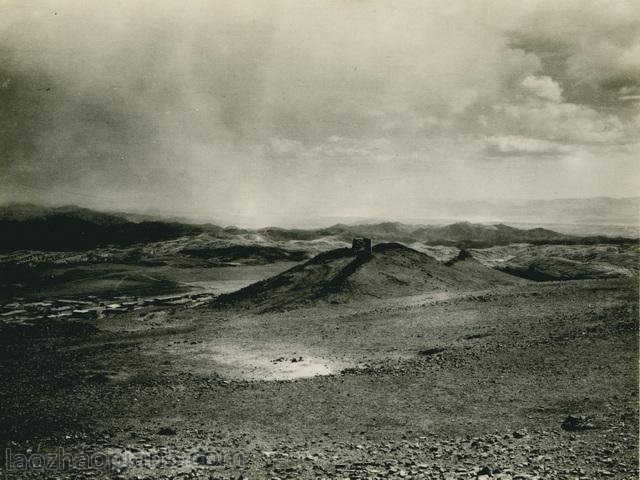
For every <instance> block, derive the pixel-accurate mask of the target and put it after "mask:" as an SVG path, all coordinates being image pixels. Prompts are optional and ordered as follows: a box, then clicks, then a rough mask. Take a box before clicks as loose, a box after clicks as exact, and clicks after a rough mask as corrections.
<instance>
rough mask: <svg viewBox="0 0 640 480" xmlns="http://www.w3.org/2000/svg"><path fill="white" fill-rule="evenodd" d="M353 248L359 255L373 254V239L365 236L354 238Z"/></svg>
mask: <svg viewBox="0 0 640 480" xmlns="http://www.w3.org/2000/svg"><path fill="white" fill-rule="evenodd" d="M351 250H352V251H353V253H355V254H357V255H371V239H370V238H365V237H358V238H354V239H353V242H351Z"/></svg>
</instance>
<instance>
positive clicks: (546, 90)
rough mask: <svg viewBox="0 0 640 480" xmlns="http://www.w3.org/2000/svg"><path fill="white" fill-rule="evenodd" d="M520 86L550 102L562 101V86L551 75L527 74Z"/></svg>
mask: <svg viewBox="0 0 640 480" xmlns="http://www.w3.org/2000/svg"><path fill="white" fill-rule="evenodd" d="M522 86H523V87H524V88H526V89H527V90H529V91H530V92H531V93H533V94H534V95H537V96H538V97H540V98H542V99H544V100H549V101H551V102H560V101H562V88H561V87H560V85H558V83H557V82H555V81H554V80H553V79H552V78H551V77H548V76H546V75H542V76H538V77H536V76H534V75H529V76H527V77H526V78H525V79H524V80H523V81H522Z"/></svg>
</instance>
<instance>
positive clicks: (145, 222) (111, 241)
mask: <svg viewBox="0 0 640 480" xmlns="http://www.w3.org/2000/svg"><path fill="white" fill-rule="evenodd" d="M0 230H1V231H2V232H3V234H2V236H1V237H0V251H3V252H9V251H15V250H41V251H83V250H89V249H92V248H96V247H102V246H107V245H114V246H127V245H135V244H147V243H151V242H162V241H166V240H175V239H179V238H187V239H189V238H193V239H194V240H193V241H188V240H187V241H185V246H184V247H185V249H186V250H188V252H189V253H188V254H189V255H191V256H196V257H198V256H199V257H203V258H204V257H207V255H210V254H211V253H210V250H212V249H218V250H219V249H220V248H221V247H227V246H232V245H262V246H271V247H278V248H280V247H282V246H283V245H284V246H286V247H287V249H290V250H296V249H298V250H307V249H308V248H307V247H309V245H311V244H313V246H314V247H313V248H311V250H316V253H317V250H319V249H320V250H321V249H323V248H322V245H323V244H326V245H331V246H332V248H335V247H336V245H337V244H339V243H341V242H342V243H344V242H346V243H349V242H350V241H351V239H352V238H353V237H358V236H365V237H370V238H372V239H373V240H374V243H376V242H403V243H407V244H411V243H416V242H419V243H422V244H426V245H451V246H458V247H463V248H469V247H486V246H495V245H508V244H512V243H535V244H547V243H550V244H553V243H584V242H586V243H611V242H613V243H615V242H620V241H624V240H623V239H612V238H608V237H601V236H597V237H579V236H575V235H567V234H562V233H558V232H555V231H553V230H549V229H545V228H531V229H520V228H515V227H512V226H507V225H503V224H497V225H484V224H476V223H469V222H458V223H454V224H451V225H406V224H403V223H399V222H382V223H375V224H362V225H346V224H337V225H334V226H331V227H327V228H320V229H310V230H302V229H285V228H278V227H269V228H262V229H257V230H250V229H242V228H236V227H224V228H223V227H220V226H217V225H211V224H203V225H192V224H185V223H179V222H175V221H162V220H152V219H151V218H147V217H142V218H141V217H139V216H135V215H133V216H131V215H129V214H125V213H123V214H120V213H103V212H98V211H94V210H89V209H85V208H80V207H76V206H64V207H42V206H38V205H31V204H11V205H6V206H3V207H0ZM196 240H197V241H196ZM194 243H195V244H196V245H195V246H194V245H193V244H194ZM221 243H222V244H221ZM289 247H291V248H289ZM208 251H209V253H208ZM218 253H219V252H218ZM224 253H225V254H229V255H235V254H236V252H235V251H233V252H231V251H224ZM267 253H268V254H270V255H278V254H280V253H282V252H277V251H275V250H269V251H268V252H267ZM284 256H285V257H286V256H287V254H286V252H285V254H284ZM296 258H297V257H296Z"/></svg>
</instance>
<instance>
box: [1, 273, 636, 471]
mask: <svg viewBox="0 0 640 480" xmlns="http://www.w3.org/2000/svg"><path fill="white" fill-rule="evenodd" d="M82 326H83V328H78V325H66V326H65V325H64V324H61V323H52V324H51V325H50V326H49V327H48V328H40V329H35V328H29V327H26V326H19V327H15V328H12V329H9V328H4V329H3V331H2V332H1V333H0V335H1V337H0V351H1V352H2V353H1V357H0V384H1V385H2V387H1V388H0V405H1V406H2V408H1V409H0V425H1V426H2V429H1V432H0V446H1V447H2V451H3V452H4V455H3V457H4V458H3V459H2V460H1V461H0V465H1V466H0V472H2V473H4V474H7V478H22V477H25V478H30V477H34V478H54V477H59V478H67V477H68V478H82V477H87V478H154V479H155V478H175V477H177V478H238V477H243V476H244V477H246V478H352V479H353V478H427V479H432V478H434V479H457V478H462V479H465V478H474V479H475V478H482V479H489V478H502V479H510V478H511V479H531V478H539V479H596V478H597V479H600V478H616V479H635V478H638V284H637V282H635V281H630V280H629V279H607V280H583V281H568V282H547V283H534V282H531V283H528V284H526V285H524V286H517V287H504V288H495V289H492V290H484V291H477V292H470V293H465V294H455V295H454V294H450V295H447V294H439V295H419V296H413V297H405V298H399V299H393V300H376V299H372V300H371V301H370V302H367V303H366V304H363V303H360V304H341V305H333V304H326V305H323V306H317V307H314V308H308V309H298V310H291V311H288V312H283V313H269V314H262V315H254V314H251V313H244V312H242V311H225V310H211V309H209V308H206V307H201V308H198V309H189V310H187V309H179V308H178V309H171V310H168V309H166V308H163V307H158V306H153V307H149V308H147V309H143V310H139V311H135V312H129V313H126V314H124V315H120V316H117V317H108V318H104V319H98V320H92V321H88V322H83V323H82ZM571 415H572V416H574V417H584V419H576V420H575V421H574V423H573V425H569V426H567V424H565V427H567V428H569V430H566V429H564V428H562V427H561V426H562V424H563V422H564V421H565V420H566V419H567V417H568V416H571ZM572 426H573V427H575V428H571V427H572ZM581 426H584V427H585V429H584V430H581V429H580V427H581ZM44 452H48V453H50V454H52V458H53V459H55V458H56V457H55V455H59V454H60V453H62V452H63V453H64V454H65V455H67V457H65V458H66V461H67V464H65V465H64V467H65V468H63V469H58V470H56V471H51V470H46V469H44V468H37V466H38V465H37V463H36V464H34V462H33V460H34V458H33V454H36V453H44ZM83 454H84V455H89V454H91V455H92V456H90V457H88V458H85V460H86V461H85V462H84V463H82V462H81V461H80V462H79V463H78V462H77V461H78V460H79V459H81V458H82V455H83ZM65 458H62V460H63V463H64V460H65ZM58 460H60V457H59V456H58ZM29 461H31V463H29ZM103 461H106V465H104V462H103ZM21 462H22V463H21ZM25 462H26V464H25ZM74 462H75V465H73V463H74ZM56 465H58V464H56ZM26 466H30V467H32V468H30V469H27V468H26ZM58 466H59V465H58ZM52 467H53V468H54V469H56V467H55V466H53V465H52Z"/></svg>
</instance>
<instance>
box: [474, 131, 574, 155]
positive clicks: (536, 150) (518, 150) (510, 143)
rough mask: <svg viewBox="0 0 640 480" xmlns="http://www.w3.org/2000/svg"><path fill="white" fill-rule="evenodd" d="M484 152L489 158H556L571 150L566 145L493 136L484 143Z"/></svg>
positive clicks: (533, 139)
mask: <svg viewBox="0 0 640 480" xmlns="http://www.w3.org/2000/svg"><path fill="white" fill-rule="evenodd" d="M485 146H486V152H487V154H488V155H490V156H496V157H501V156H506V157H521V156H526V157H536V156H557V155H563V154H566V153H569V152H570V151H571V150H572V149H571V147H569V146H567V145H562V144H559V143H557V142H551V141H548V140H540V139H537V138H528V137H523V136H520V135H507V136H500V137H498V136H494V137H489V138H487V139H486V141H485Z"/></svg>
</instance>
